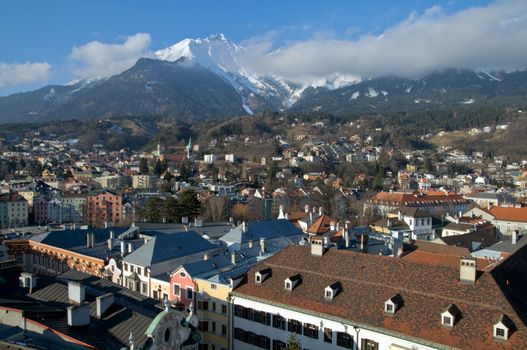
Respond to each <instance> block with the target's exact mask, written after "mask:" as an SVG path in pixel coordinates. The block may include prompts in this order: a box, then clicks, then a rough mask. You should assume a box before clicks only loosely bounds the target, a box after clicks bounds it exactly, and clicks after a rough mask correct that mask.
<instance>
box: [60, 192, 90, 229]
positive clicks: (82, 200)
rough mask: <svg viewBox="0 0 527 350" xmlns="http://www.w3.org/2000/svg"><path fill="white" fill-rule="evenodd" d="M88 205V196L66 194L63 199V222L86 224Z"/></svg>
mask: <svg viewBox="0 0 527 350" xmlns="http://www.w3.org/2000/svg"><path fill="white" fill-rule="evenodd" d="M86 203H87V202H86V195H83V194H77V193H65V194H64V196H63V197H62V222H72V223H79V222H85V221H86V214H87V213H86V211H87V204H86Z"/></svg>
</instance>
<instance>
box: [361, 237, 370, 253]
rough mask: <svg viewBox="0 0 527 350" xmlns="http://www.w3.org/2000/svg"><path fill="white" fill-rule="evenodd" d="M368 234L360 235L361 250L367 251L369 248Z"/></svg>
mask: <svg viewBox="0 0 527 350" xmlns="http://www.w3.org/2000/svg"><path fill="white" fill-rule="evenodd" d="M368 238H369V237H368V235H360V250H361V252H363V253H365V252H366V249H367V248H368Z"/></svg>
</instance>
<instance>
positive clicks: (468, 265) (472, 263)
mask: <svg viewBox="0 0 527 350" xmlns="http://www.w3.org/2000/svg"><path fill="white" fill-rule="evenodd" d="M459 263H460V264H459V280H460V281H461V282H462V283H465V284H474V283H475V282H476V259H475V258H472V257H463V256H462V257H461V260H460V262H459Z"/></svg>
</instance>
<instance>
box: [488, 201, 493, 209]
mask: <svg viewBox="0 0 527 350" xmlns="http://www.w3.org/2000/svg"><path fill="white" fill-rule="evenodd" d="M491 209H492V202H488V203H487V210H491Z"/></svg>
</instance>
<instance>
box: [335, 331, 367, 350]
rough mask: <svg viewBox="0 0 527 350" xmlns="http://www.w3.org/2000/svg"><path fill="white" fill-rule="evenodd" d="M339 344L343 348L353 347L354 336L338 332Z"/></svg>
mask: <svg viewBox="0 0 527 350" xmlns="http://www.w3.org/2000/svg"><path fill="white" fill-rule="evenodd" d="M337 345H338V346H340V347H342V348H346V349H353V337H352V336H351V335H349V334H348V333H344V332H337ZM363 346H364V345H363Z"/></svg>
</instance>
